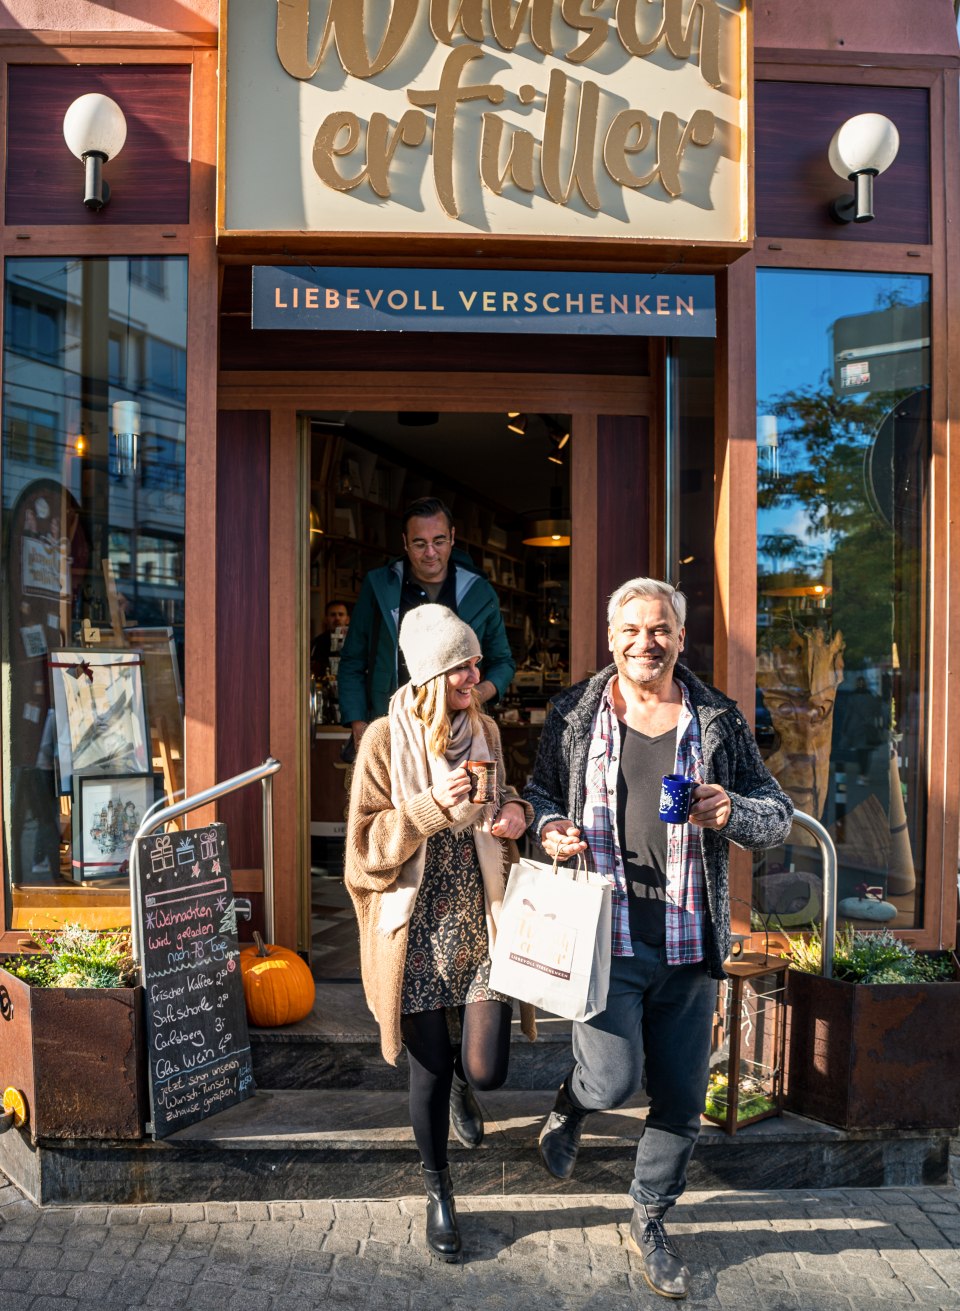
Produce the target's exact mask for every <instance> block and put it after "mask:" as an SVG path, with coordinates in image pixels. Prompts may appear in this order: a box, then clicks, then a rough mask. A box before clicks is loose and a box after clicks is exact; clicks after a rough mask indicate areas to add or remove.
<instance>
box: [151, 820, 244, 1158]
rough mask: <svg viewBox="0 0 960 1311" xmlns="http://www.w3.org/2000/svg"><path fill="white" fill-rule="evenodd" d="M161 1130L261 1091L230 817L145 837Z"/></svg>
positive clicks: (154, 1079)
mask: <svg viewBox="0 0 960 1311" xmlns="http://www.w3.org/2000/svg"><path fill="white" fill-rule="evenodd" d="M139 860H140V895H141V901H142V908H141V916H142V923H143V961H144V967H145V968H144V974H145V978H144V994H145V998H146V1010H147V1032H148V1035H149V1042H150V1088H151V1101H152V1107H153V1125H154V1133H155V1135H156V1136H157V1137H162V1136H164V1135H165V1134H167V1133H172V1132H173V1131H174V1130H176V1129H180V1128H183V1127H185V1126H186V1125H188V1124H192V1123H194V1122H195V1121H197V1120H200V1119H203V1118H204V1117H205V1116H207V1115H212V1114H214V1113H215V1112H216V1111H220V1110H225V1109H226V1108H227V1107H228V1106H232V1105H234V1104H235V1103H236V1102H238V1101H242V1100H244V1099H245V1098H246V1097H249V1096H250V1095H252V1093H253V1092H254V1082H253V1069H252V1064H251V1059H250V1038H249V1034H248V1031H247V1021H246V1012H245V1008H244V1002H243V986H242V983H241V981H240V969H239V955H240V952H239V948H238V945H237V918H236V909H235V905H234V899H233V889H232V885H231V878H230V862H229V856H228V853H227V846H226V831H225V829H224V827H223V825H222V824H213V825H210V827H208V828H205V829H195V830H187V831H185V832H182V833H175V834H166V833H162V834H157V835H155V836H153V837H149V838H145V839H143V840H142V841H141V842H140V850H139Z"/></svg>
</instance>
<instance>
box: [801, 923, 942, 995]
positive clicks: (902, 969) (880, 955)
mask: <svg viewBox="0 0 960 1311" xmlns="http://www.w3.org/2000/svg"><path fill="white" fill-rule="evenodd" d="M787 941H788V942H789V943H790V950H789V951H788V952H786V953H785V955H786V956H787V957H788V958H789V960H790V963H791V965H792V966H793V968H794V969H796V970H800V971H801V972H802V973H804V974H820V973H821V972H822V967H823V942H822V940H821V937H820V934H819V933H818V932H814V933H812V934H811V935H810V936H809V937H808V938H804V937H797V938H788V939H787ZM833 977H834V978H835V979H842V980H845V981H846V982H847V983H937V982H939V981H945V980H948V979H952V978H953V967H952V964H951V960H950V957H949V955H947V956H943V957H938V956H923V955H921V954H920V953H919V952H918V951H916V950H915V949H914V948H913V947H911V946H910V944H909V943H907V942H903V941H902V940H901V939H900V938H898V937H896V936H895V935H894V934H893V933H891V932H890V930H889V929H879V930H875V931H869V932H868V931H867V930H865V929H854V928H852V927H851V926H848V927H847V928H846V929H843V930H841V932H840V933H838V934H837V940H836V946H835V949H834V954H833Z"/></svg>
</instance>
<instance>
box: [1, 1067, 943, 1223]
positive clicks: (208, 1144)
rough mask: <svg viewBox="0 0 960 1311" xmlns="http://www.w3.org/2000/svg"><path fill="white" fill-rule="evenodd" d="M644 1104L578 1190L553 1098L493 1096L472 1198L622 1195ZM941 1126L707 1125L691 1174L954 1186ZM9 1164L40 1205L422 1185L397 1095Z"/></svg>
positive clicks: (592, 1141)
mask: <svg viewBox="0 0 960 1311" xmlns="http://www.w3.org/2000/svg"><path fill="white" fill-rule="evenodd" d="M641 1100H642V1099H637V1102H636V1103H634V1104H631V1105H630V1106H628V1107H626V1108H623V1109H621V1110H619V1111H614V1112H605V1113H603V1114H598V1115H596V1116H593V1117H591V1119H590V1120H589V1121H588V1122H587V1126H586V1130H585V1133H584V1136H583V1144H582V1147H581V1152H580V1158H579V1161H578V1166H577V1171H576V1175H575V1177H574V1179H573V1180H571V1181H570V1182H569V1183H566V1184H563V1183H560V1182H558V1181H557V1180H554V1179H553V1178H552V1177H551V1176H550V1175H548V1174H547V1173H546V1171H545V1170H544V1168H543V1166H542V1164H541V1162H540V1160H539V1155H538V1151H537V1134H538V1132H539V1128H540V1124H541V1123H542V1120H543V1117H544V1115H545V1114H546V1112H547V1110H549V1106H550V1104H551V1102H552V1093H549V1092H543V1091H540V1092H536V1091H526V1090H505V1091H499V1092H496V1093H484V1094H482V1096H481V1102H482V1104H483V1107H484V1111H485V1113H486V1117H487V1134H486V1137H485V1139H484V1142H483V1144H482V1146H481V1147H480V1148H479V1150H477V1151H475V1152H470V1151H467V1150H466V1149H464V1148H462V1147H460V1146H459V1144H456V1143H452V1144H451V1149H450V1164H451V1170H452V1172H453V1174H454V1176H455V1182H456V1189H457V1191H458V1192H459V1193H460V1194H461V1195H463V1196H469V1195H477V1196H481V1195H500V1194H507V1193H526V1194H536V1193H540V1194H543V1193H556V1194H558V1195H560V1194H571V1195H572V1194H580V1195H582V1194H584V1193H592V1192H596V1193H616V1192H625V1191H626V1190H627V1188H628V1187H629V1183H630V1179H631V1176H632V1167H633V1157H634V1153H635V1150H636V1143H637V1139H638V1138H639V1136H640V1134H641V1132H642V1128H643V1123H644V1117H645V1114H646V1111H645V1107H644V1106H643V1105H642V1104H641ZM949 1151H950V1135H949V1134H948V1133H946V1132H939V1131H938V1132H923V1131H916V1132H907V1131H901V1132H898V1133H896V1132H894V1133H891V1132H882V1133H881V1132H877V1133H868V1132H866V1131H859V1132H856V1133H847V1132H844V1131H842V1130H840V1129H835V1128H832V1127H831V1126H829V1125H824V1124H819V1123H816V1122H814V1121H811V1120H806V1119H803V1118H802V1117H800V1116H795V1115H790V1114H785V1115H783V1116H781V1117H776V1118H771V1119H769V1120H763V1121H760V1122H758V1123H757V1124H754V1125H748V1126H746V1127H744V1128H743V1129H741V1130H740V1131H739V1132H738V1133H737V1134H735V1135H727V1134H726V1133H724V1132H723V1131H722V1130H721V1129H719V1128H718V1127H717V1126H716V1125H713V1124H709V1123H705V1124H704V1127H703V1132H702V1133H701V1136H700V1140H699V1142H698V1143H697V1147H696V1150H695V1152H694V1155H693V1159H692V1161H691V1163H690V1168H689V1170H688V1182H689V1186H690V1187H691V1188H696V1189H738V1190H739V1189H747V1190H751V1191H754V1190H758V1189H760V1190H763V1189H775V1190H779V1189H784V1188H818V1189H822V1188H853V1187H869V1188H879V1187H916V1186H919V1185H940V1184H945V1183H947V1182H948V1180H949V1173H948V1172H949ZM0 1169H3V1170H4V1172H5V1173H6V1174H7V1175H8V1176H9V1177H10V1178H11V1179H12V1180H13V1182H14V1183H16V1184H17V1185H18V1186H19V1187H21V1188H22V1189H23V1191H24V1192H26V1193H27V1194H28V1195H29V1196H30V1197H32V1198H33V1199H34V1200H35V1201H37V1202H40V1203H53V1202H56V1203H61V1204H68V1203H69V1204H75V1203H84V1202H86V1203H97V1204H101V1205H120V1204H125V1203H131V1204H140V1205H145V1204H147V1203H151V1202H159V1203H172V1202H175V1201H279V1200H302V1199H305V1198H355V1197H366V1198H370V1197H382V1198H388V1197H401V1196H408V1195H411V1194H412V1195H417V1194H418V1193H419V1192H420V1191H421V1184H420V1178H419V1170H418V1163H417V1155H416V1151H415V1149H414V1146H413V1138H412V1134H411V1132H410V1127H409V1122H408V1118H407V1099H406V1095H405V1094H404V1093H403V1092H401V1091H390V1090H384V1091H374V1092H371V1091H358V1090H352V1091H350V1092H344V1091H343V1090H324V1091H313V1092H311V1091H307V1090H271V1091H268V1092H258V1093H257V1094H256V1095H255V1096H254V1097H253V1098H251V1099H249V1100H248V1101H246V1102H244V1103H242V1104H241V1105H239V1106H236V1107H232V1108H230V1109H229V1110H227V1111H224V1112H221V1113H220V1114H219V1115H217V1116H213V1117H211V1118H210V1119H208V1120H205V1121H203V1122H202V1123H201V1124H198V1125H193V1126H190V1127H189V1128H187V1129H183V1130H180V1131H179V1132H178V1133H176V1134H173V1135H171V1136H170V1137H168V1138H166V1139H163V1140H162V1141H161V1142H158V1143H154V1142H152V1141H150V1140H146V1141H144V1142H142V1143H129V1142H127V1143H120V1142H53V1141H47V1142H41V1143H38V1144H36V1145H33V1146H31V1145H30V1143H29V1141H28V1140H27V1139H26V1138H25V1137H24V1136H23V1135H22V1134H19V1133H16V1132H12V1133H8V1134H4V1135H2V1136H0Z"/></svg>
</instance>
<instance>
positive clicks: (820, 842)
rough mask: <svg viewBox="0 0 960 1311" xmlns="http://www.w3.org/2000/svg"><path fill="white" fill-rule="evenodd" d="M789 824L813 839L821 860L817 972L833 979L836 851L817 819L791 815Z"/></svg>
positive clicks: (828, 835) (835, 926)
mask: <svg viewBox="0 0 960 1311" xmlns="http://www.w3.org/2000/svg"><path fill="white" fill-rule="evenodd" d="M793 822H794V824H798V825H799V826H800V828H803V829H806V830H807V832H808V833H810V834H812V836H813V837H814V838H815V839H816V843H817V846H818V847H819V848H820V854H821V856H822V857H823V923H822V927H821V930H820V942H821V946H820V954H821V970H822V973H823V977H824V978H825V979H832V978H833V954H834V951H835V950H836V945H837V848H836V847H835V846H834V842H833V838H832V837H831V836H830V834H829V833H828V832H827V830H826V829H825V828H824V827H823V825H822V824H821V823H820V821H819V820H818V819H814V818H813V816H812V815H807V814H805V813H804V811H802V810H795V811H794V812H793Z"/></svg>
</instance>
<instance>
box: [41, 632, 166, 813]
mask: <svg viewBox="0 0 960 1311" xmlns="http://www.w3.org/2000/svg"><path fill="white" fill-rule="evenodd" d="M48 664H49V667H50V677H51V682H52V685H53V698H52V699H53V712H54V718H55V720H56V730H57V768H58V771H59V779H60V792H61V794H62V795H64V796H67V795H69V794H70V793H71V792H72V790H73V777H74V775H75V774H101V775H103V774H146V773H147V772H148V771H149V769H150V739H149V736H148V733H147V717H146V711H145V708H144V698H143V657H142V655H141V653H140V652H139V651H129V650H115V651H109V650H102V649H100V650H94V649H92V648H90V647H80V648H72V647H61V648H60V649H59V650H56V651H51V652H50V656H49V660H48Z"/></svg>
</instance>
